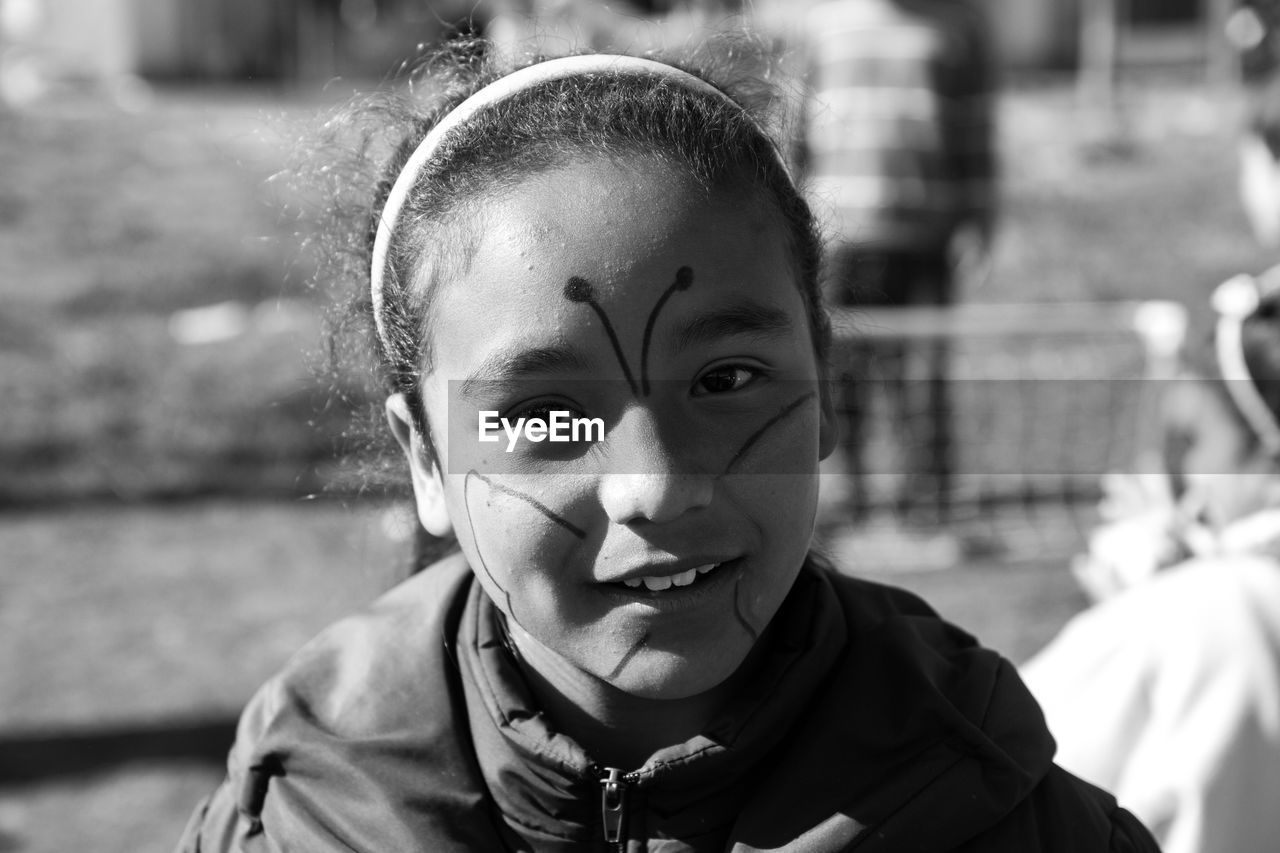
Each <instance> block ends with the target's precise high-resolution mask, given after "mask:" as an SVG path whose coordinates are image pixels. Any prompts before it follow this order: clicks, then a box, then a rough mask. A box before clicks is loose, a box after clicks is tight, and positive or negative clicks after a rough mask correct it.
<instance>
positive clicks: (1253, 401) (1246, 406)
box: [1212, 275, 1280, 454]
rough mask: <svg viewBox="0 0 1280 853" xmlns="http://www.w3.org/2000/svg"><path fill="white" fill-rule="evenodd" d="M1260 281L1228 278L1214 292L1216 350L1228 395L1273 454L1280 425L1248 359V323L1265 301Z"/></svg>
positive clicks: (1278, 444)
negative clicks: (1257, 383) (1216, 313)
mask: <svg viewBox="0 0 1280 853" xmlns="http://www.w3.org/2000/svg"><path fill="white" fill-rule="evenodd" d="M1262 295H1263V294H1262V293H1260V292H1259V285H1258V281H1257V279H1255V278H1254V277H1253V276H1250V275H1238V276H1235V277H1234V278H1230V279H1227V280H1226V281H1224V282H1223V283H1222V284H1220V285H1218V287H1217V289H1215V290H1214V291H1213V300H1212V301H1213V310H1215V311H1217V312H1218V324H1217V327H1216V329H1215V332H1214V349H1215V354H1216V355H1217V357H1218V372H1219V373H1220V374H1221V375H1222V378H1223V379H1224V380H1226V382H1225V384H1226V386H1227V394H1228V395H1230V397H1231V401H1232V402H1233V403H1235V405H1236V409H1237V410H1238V411H1239V412H1240V414H1241V415H1242V416H1243V417H1244V419H1245V422H1246V423H1247V424H1249V428H1250V429H1252V430H1253V432H1254V434H1255V435H1256V436H1257V437H1258V440H1259V441H1261V442H1262V446H1263V447H1264V448H1265V449H1266V450H1267V451H1268V452H1269V453H1277V454H1280V424H1277V423H1276V416H1275V415H1274V414H1273V413H1272V411H1271V409H1270V408H1268V407H1267V402H1266V400H1264V399H1263V398H1262V395H1261V394H1260V393H1258V388H1257V386H1256V385H1254V383H1253V377H1252V376H1250V375H1249V365H1248V364H1247V363H1246V362H1245V359H1244V335H1243V329H1244V321H1245V318H1246V317H1248V316H1249V315H1251V314H1252V313H1253V312H1254V311H1257V310H1258V305H1259V303H1260V301H1261V299H1262Z"/></svg>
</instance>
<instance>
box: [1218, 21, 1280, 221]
mask: <svg viewBox="0 0 1280 853" xmlns="http://www.w3.org/2000/svg"><path fill="white" fill-rule="evenodd" d="M1226 36H1227V40H1228V41H1229V42H1230V43H1231V44H1232V46H1233V47H1235V49H1236V50H1237V51H1238V53H1239V62H1240V78H1241V81H1242V82H1243V83H1244V89H1245V126H1244V132H1243V133H1242V134H1241V139H1240V196H1241V200H1242V201H1243V203H1244V207H1245V211H1246V212H1247V213H1248V215H1249V222H1250V224H1251V225H1252V226H1253V231H1254V236H1255V237H1257V239H1258V240H1259V241H1260V242H1261V243H1262V244H1263V245H1266V246H1277V245H1280V166H1278V165H1277V162H1278V161H1280V79H1278V75H1277V70H1278V69H1280V0H1245V2H1242V3H1241V4H1240V5H1239V6H1238V7H1237V8H1236V9H1235V11H1234V12H1232V14H1231V15H1230V17H1228V19H1227V24H1226Z"/></svg>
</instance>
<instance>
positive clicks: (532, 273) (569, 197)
mask: <svg viewBox="0 0 1280 853" xmlns="http://www.w3.org/2000/svg"><path fill="white" fill-rule="evenodd" d="M762 198H763V196H762V195H761V194H758V193H756V192H754V191H753V189H752V188H750V187H743V188H741V189H736V188H731V189H727V190H726V189H706V188H704V187H701V186H699V185H698V184H697V183H696V182H694V181H693V180H692V179H691V178H690V177H688V176H687V175H686V174H685V173H684V172H683V171H682V170H680V169H678V168H673V167H670V166H666V165H663V164H661V163H659V162H655V161H651V160H643V159H642V160H639V161H638V162H635V161H631V162H627V163H618V162H614V161H611V160H599V161H588V162H579V163H575V164H572V165H566V166H563V167H560V168H556V169H552V170H549V171H546V172H542V173H539V174H536V175H533V176H531V177H528V178H525V179H523V180H520V181H519V182H518V183H516V184H514V185H513V186H509V187H507V188H506V189H504V190H502V191H500V192H495V193H493V194H490V195H489V196H488V197H486V198H485V199H484V200H482V201H480V202H477V203H476V204H475V206H474V208H473V211H474V215H475V224H476V228H475V231H476V234H475V240H474V243H473V244H472V246H471V247H470V249H471V251H470V252H469V255H470V260H469V263H468V264H467V267H466V269H464V270H461V271H459V273H458V274H457V275H454V276H452V277H451V278H450V280H449V281H447V282H443V283H442V286H441V287H440V289H439V291H438V292H437V296H436V301H435V305H434V306H433V310H432V314H433V318H432V325H433V329H432V338H433V349H434V350H435V351H436V353H437V357H441V356H444V357H447V355H448V352H449V347H450V345H451V344H450V341H451V340H452V342H453V344H455V345H456V344H458V343H459V340H458V339H459V337H460V335H462V334H463V330H470V332H471V333H473V334H481V333H483V334H484V335H485V337H486V339H488V340H493V339H494V338H496V337H499V336H505V337H511V336H513V335H515V336H530V335H536V336H541V337H543V338H544V339H545V338H547V337H548V336H554V334H555V332H556V330H557V329H561V330H562V331H563V332H564V334H565V335H569V334H573V330H572V329H570V328H568V327H565V326H564V321H565V320H566V319H570V318H572V317H576V318H578V319H581V317H582V316H584V315H582V313H581V312H580V311H578V312H574V311H567V310H566V309H567V308H568V307H570V306H569V303H568V301H567V300H566V299H565V297H564V288H565V285H566V284H567V282H568V280H569V279H571V278H574V279H583V280H585V281H588V282H590V284H591V287H592V291H593V293H594V294H595V295H596V297H597V298H598V300H599V301H600V302H601V304H602V305H604V306H605V307H607V308H608V310H609V311H610V312H611V313H610V316H611V317H612V318H613V320H614V321H615V322H623V323H625V321H626V320H627V319H628V318H632V317H637V316H639V317H643V316H645V315H647V313H648V312H649V310H650V309H651V308H652V302H653V299H654V298H655V297H656V296H657V295H659V294H660V293H661V292H662V290H663V289H665V288H666V287H667V286H669V285H670V283H671V281H672V280H673V277H674V276H675V275H676V272H677V270H679V269H680V268H682V267H688V268H690V269H692V271H693V275H694V277H695V280H696V282H697V286H695V287H693V288H691V290H690V294H691V296H690V298H689V299H688V300H684V301H683V307H686V308H692V307H694V306H695V305H697V304H699V303H700V302H706V301H707V300H713V299H714V300H720V301H725V300H731V299H733V298H734V297H735V296H738V297H741V298H742V299H743V300H746V301H750V302H756V303H759V302H761V301H767V302H769V303H771V304H773V305H776V306H779V307H783V308H785V309H786V310H788V311H790V310H792V309H798V310H799V311H800V312H801V314H802V315H803V309H804V306H803V301H802V299H801V297H800V295H799V288H798V284H797V278H796V272H795V265H794V263H793V262H792V258H791V253H790V250H789V241H788V239H787V231H786V230H785V227H784V225H783V224H782V218H781V216H780V214H779V213H777V212H776V210H775V209H774V208H773V206H772V205H771V204H769V203H767V202H764V201H762ZM587 316H589V312H588V315H587ZM480 321H482V322H480ZM806 328H807V324H806V322H805V321H804V320H803V319H801V320H800V321H799V323H798V326H797V330H798V331H799V332H801V333H804V332H805V330H806ZM619 331H620V333H621V330H619Z"/></svg>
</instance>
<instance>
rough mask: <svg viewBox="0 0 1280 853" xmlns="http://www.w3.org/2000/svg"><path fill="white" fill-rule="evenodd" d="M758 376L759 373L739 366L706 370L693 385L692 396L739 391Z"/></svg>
mask: <svg viewBox="0 0 1280 853" xmlns="http://www.w3.org/2000/svg"><path fill="white" fill-rule="evenodd" d="M759 376H760V371H759V370H756V369H754V368H750V367H747V366H745V365H741V364H727V365H725V366H723V367H716V368H713V369H711V370H708V371H707V372H706V373H704V374H702V375H701V376H699V377H698V381H697V382H695V383H694V386H693V393H694V396H701V395H703V394H726V393H728V392H730V391H741V390H742V389H743V388H745V387H747V386H748V385H750V384H751V383H752V382H754V381H755V380H756V379H757V378H758V377H759Z"/></svg>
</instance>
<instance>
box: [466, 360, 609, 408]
mask: <svg viewBox="0 0 1280 853" xmlns="http://www.w3.org/2000/svg"><path fill="white" fill-rule="evenodd" d="M588 369H589V366H588V364H587V360H586V359H585V358H583V356H582V353H580V352H579V351H578V350H576V349H573V348H571V347H534V348H532V349H505V350H498V351H497V352H495V353H492V354H491V355H489V356H488V357H486V358H485V360H484V361H482V362H481V363H480V366H479V367H477V368H476V369H475V370H474V371H472V373H471V375H470V376H468V377H467V378H466V379H465V380H463V382H462V385H461V386H460V387H459V389H458V393H459V394H460V395H462V396H463V397H469V398H472V399H475V398H476V397H477V396H479V395H480V394H481V392H482V390H483V389H486V388H492V387H493V386H495V385H499V386H500V385H503V384H504V383H511V382H514V381H516V380H519V379H521V378H524V377H528V376H535V375H539V374H547V373H565V372H569V371H586V370H588Z"/></svg>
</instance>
